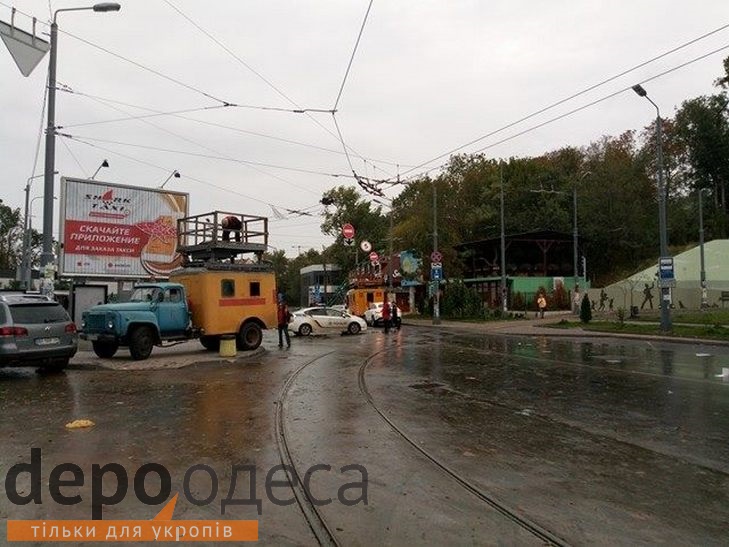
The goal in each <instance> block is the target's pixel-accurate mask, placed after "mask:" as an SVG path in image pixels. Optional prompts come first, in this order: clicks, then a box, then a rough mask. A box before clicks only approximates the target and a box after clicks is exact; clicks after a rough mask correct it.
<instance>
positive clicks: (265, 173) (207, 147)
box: [59, 86, 318, 194]
mask: <svg viewBox="0 0 729 547" xmlns="http://www.w3.org/2000/svg"><path fill="white" fill-rule="evenodd" d="M64 87H65V88H67V86H64ZM67 89H70V88H67ZM71 92H73V91H72V90H71ZM89 98H91V99H92V100H94V101H96V102H98V103H100V104H102V105H103V106H105V107H107V108H110V109H112V110H115V111H117V112H121V113H124V114H130V113H129V112H128V111H125V110H124V109H122V108H119V107H116V106H113V105H111V104H106V102H104V101H103V100H102V99H98V98H94V97H91V96H89ZM211 108H225V107H224V106H223V105H218V106H214V107H211ZM139 121H141V122H142V123H144V124H146V125H149V126H151V127H154V128H156V129H158V130H160V131H163V132H165V133H167V134H168V135H172V136H173V137H176V138H178V139H181V140H183V141H185V142H188V143H191V144H194V145H195V146H198V147H200V148H202V149H204V150H208V151H211V152H213V153H215V154H220V155H221V156H225V154H221V153H220V152H219V151H217V150H215V149H213V148H210V147H209V146H206V145H204V144H201V143H199V142H197V141H195V140H193V139H190V138H188V137H186V136H184V135H180V134H179V133H175V132H174V131H170V130H169V129H167V128H165V127H162V126H160V125H157V124H155V123H153V122H151V121H149V120H148V119H144V118H140V119H139ZM59 128H60V127H59ZM226 157H228V158H230V156H226ZM231 159H232V158H231ZM246 167H248V168H249V169H253V170H254V171H257V172H259V173H261V174H263V175H266V176H268V177H271V178H274V179H276V180H278V181H281V182H283V183H284V184H288V185H290V186H293V187H294V188H298V189H299V190H303V191H304V192H310V193H312V194H318V192H314V191H312V190H311V189H309V188H306V187H303V186H299V185H298V184H295V183H293V182H291V181H289V180H287V179H285V178H283V177H281V176H279V175H277V174H275V173H269V172H268V171H265V170H263V169H261V168H259V167H256V166H253V165H246Z"/></svg>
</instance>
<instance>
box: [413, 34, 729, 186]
mask: <svg viewBox="0 0 729 547" xmlns="http://www.w3.org/2000/svg"><path fill="white" fill-rule="evenodd" d="M725 49H729V44H728V45H725V46H722V47H720V48H718V49H715V50H713V51H710V52H708V53H705V54H703V55H700V56H698V57H695V58H694V59H691V60H690V61H686V62H685V63H681V64H680V65H677V66H675V67H673V68H669V69H668V70H665V71H663V72H660V73H659V74H656V75H655V76H651V77H650V78H646V79H644V80H641V81H640V82H638V83H640V84H644V83H647V82H652V81H653V80H657V79H659V78H662V77H663V76H666V75H668V74H670V73H672V72H675V71H677V70H680V69H682V68H685V67H686V66H688V65H691V64H693V63H696V62H698V61H701V60H703V59H705V58H707V57H710V56H711V55H715V54H717V53H719V52H721V51H724V50H725ZM629 90H632V86H628V87H624V88H622V89H619V90H617V91H614V92H612V93H610V94H608V95H605V96H604V97H601V98H599V99H596V100H594V101H591V102H589V103H587V104H584V105H582V106H579V107H577V108H574V109H572V110H570V111H568V112H565V113H563V114H560V115H558V116H555V117H553V118H550V119H548V120H546V121H544V122H541V123H539V124H536V125H533V126H531V127H528V128H526V129H524V130H523V131H520V132H518V133H515V134H513V135H510V136H508V137H505V138H503V139H501V140H499V141H497V142H494V143H491V144H489V145H487V146H484V147H482V148H479V149H477V150H475V151H473V152H471V153H472V154H478V153H479V152H483V151H484V150H487V149H489V148H493V147H495V146H498V145H500V144H504V143H505V142H508V141H510V140H513V139H515V138H517V137H521V136H523V135H526V134H527V133H530V132H532V131H535V130H537V129H540V128H542V127H544V126H546V125H549V124H551V123H554V122H556V121H559V120H561V119H563V118H566V117H568V116H571V115H572V114H576V113H577V112H580V111H582V110H585V109H587V108H590V107H591V106H595V105H596V104H599V103H602V102H604V101H607V100H608V99H612V98H613V97H615V96H617V95H620V94H621V93H624V92H626V91H629ZM511 125H513V124H511ZM499 131H500V130H499ZM497 132H498V131H495V132H493V133H494V134H495V133H497ZM447 165H448V164H447V163H442V164H440V165H438V166H435V167H432V168H430V169H428V170H426V171H422V172H421V173H420V174H419V175H410V176H409V177H408V179H407V180H414V179H417V178H419V177H421V176H427V175H428V173H430V172H431V171H435V170H437V169H441V168H443V167H445V166H447ZM402 182H405V181H402Z"/></svg>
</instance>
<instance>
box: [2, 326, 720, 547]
mask: <svg viewBox="0 0 729 547" xmlns="http://www.w3.org/2000/svg"><path fill="white" fill-rule="evenodd" d="M292 342H293V347H292V349H290V350H278V348H276V347H275V343H274V339H273V337H271V336H270V335H269V337H268V338H267V339H266V346H267V348H268V349H269V351H268V352H266V353H264V354H263V355H260V356H258V357H257V358H256V359H255V360H252V361H250V362H241V363H238V364H227V365H218V364H216V365H209V364H208V365H206V364H198V365H194V366H191V367H187V368H184V369H179V370H161V371H134V372H131V371H69V372H67V373H66V374H63V375H54V376H39V375H37V374H35V373H33V372H32V371H28V370H21V369H7V370H2V369H0V411H1V412H2V421H1V422H0V439H2V443H1V444H0V475H2V478H3V479H4V478H5V474H6V473H7V470H8V468H9V467H10V466H11V465H13V464H15V463H17V462H20V461H29V459H30V449H31V447H34V448H40V449H41V450H42V456H43V469H42V485H43V504H42V505H35V504H29V505H24V506H15V505H12V504H11V503H10V502H9V501H8V499H7V497H6V496H5V495H4V493H3V495H2V496H0V518H2V519H3V520H5V519H8V518H12V519H33V518H36V519H46V518H47V519H51V518H54V519H74V518H76V519H78V518H90V515H91V509H90V484H89V483H90V475H91V465H92V464H102V465H103V464H106V463H108V462H117V463H120V464H122V465H123V466H124V467H125V468H126V470H127V472H128V473H129V475H130V477H131V476H133V474H134V472H135V471H136V470H137V469H138V468H139V466H141V465H142V464H144V463H148V462H157V463H160V464H162V465H164V466H165V467H166V468H167V469H168V470H169V472H170V475H171V477H172V492H173V493H174V492H180V494H182V483H183V478H184V475H185V472H186V471H187V470H188V469H189V468H190V467H191V466H193V465H196V464H205V465H208V466H210V468H212V469H213V470H214V471H215V473H216V474H217V476H218V482H219V487H218V492H217V495H216V496H215V499H214V500H213V501H212V503H210V504H208V505H205V506H195V505H193V504H192V503H190V502H189V501H187V500H185V499H184V497H182V496H181V499H180V500H179V501H178V503H177V508H176V511H175V518H176V519H219V520H220V519H256V518H258V519H259V520H260V537H261V540H262V541H263V542H266V543H271V544H289V545H301V544H316V543H317V536H316V535H315V533H317V532H316V530H317V525H316V523H315V524H314V526H313V530H312V527H310V525H309V523H308V521H307V519H306V518H304V516H303V515H304V513H303V512H302V510H301V508H300V507H299V505H298V504H296V503H294V504H292V505H288V506H285V507H284V506H278V505H276V504H274V503H273V502H271V501H270V500H268V499H266V498H267V496H266V493H265V476H266V473H267V472H268V471H269V469H271V467H273V466H274V465H277V464H280V463H281V461H282V460H281V446H282V443H281V441H282V439H283V447H284V448H286V449H287V450H288V455H289V456H290V461H291V462H292V463H293V464H294V465H295V467H296V468H297V470H298V472H299V473H300V474H301V475H302V476H303V475H304V472H305V471H306V470H307V469H309V468H311V466H312V465H315V464H328V465H331V466H332V468H331V471H319V472H316V473H315V474H312V476H311V481H310V486H311V492H312V493H313V494H314V496H315V497H317V499H326V498H329V497H331V498H333V501H332V503H331V504H328V505H325V506H322V507H319V508H318V513H319V515H320V518H321V521H322V522H323V523H324V524H325V526H327V527H328V528H329V530H330V531H331V533H332V534H333V535H334V536H335V538H336V539H337V540H338V541H339V542H340V543H341V544H344V545H364V544H381V543H382V544H390V545H402V544H404V543H405V542H417V543H419V544H423V543H425V544H432V545H436V544H437V545H442V544H508V545H525V544H527V545H528V544H534V545H540V544H543V543H544V537H545V536H544V535H543V536H540V535H539V534H546V537H548V538H553V539H554V541H555V542H557V543H559V542H561V543H565V544H595V543H597V544H611V545H615V544H624V545H635V544H655V543H670V544H689V543H690V544H702V545H721V544H726V538H727V522H729V488H728V487H729V382H727V381H724V380H722V379H721V378H718V377H717V375H718V374H720V373H721V370H722V368H723V367H729V348H726V347H724V348H722V347H704V346H695V345H686V344H662V343H656V342H644V341H625V340H620V341H617V340H607V341H601V340H599V339H589V340H579V339H574V340H572V339H567V338H559V339H548V338H546V337H542V336H538V337H513V336H485V335H483V334H478V333H474V332H467V331H458V330H454V329H448V330H445V329H444V330H433V329H432V328H429V327H413V328H407V327H406V328H404V329H403V331H401V332H396V333H390V334H389V335H385V334H384V333H383V332H382V331H381V330H374V331H370V332H368V333H366V334H364V335H360V336H355V337H349V336H343V337H340V336H330V337H325V338H307V339H301V338H294V339H293V340H292ZM292 374H295V377H292ZM287 379H289V380H290V381H289V382H288V383H287V382H286V381H287ZM277 407H278V412H277ZM77 418H88V419H91V420H93V421H94V422H95V423H96V425H95V426H94V427H93V428H90V429H84V430H74V431H70V430H67V429H66V428H65V427H64V425H65V424H66V423H67V422H70V421H72V420H74V419H77ZM277 418H279V419H280V421H278V420H277ZM277 430H280V431H282V433H283V437H280V436H279V435H277ZM277 441H278V442H277ZM285 461H286V460H285ZM64 462H72V463H75V464H77V465H79V466H80V467H81V468H82V469H83V470H84V472H85V473H86V475H87V483H86V484H85V486H84V487H82V488H79V489H74V488H67V489H66V490H67V492H68V495H71V494H73V493H75V492H74V490H78V491H79V493H81V494H82V498H83V501H82V502H81V503H80V504H78V505H73V506H61V505H58V504H56V503H54V502H53V501H52V500H51V499H50V495H49V493H48V488H47V482H48V476H49V473H50V470H51V469H52V468H53V466H55V465H57V464H59V463H64ZM351 464H357V465H361V466H363V467H364V468H366V469H367V472H368V478H369V487H368V504H367V505H364V504H362V503H360V504H357V505H354V506H346V505H344V504H342V503H341V502H340V501H339V500H338V499H337V492H338V489H339V488H340V487H342V485H343V484H345V483H348V482H353V481H357V480H359V477H360V474H359V473H358V472H351V471H346V472H342V471H341V469H342V467H343V466H347V465H351ZM233 465H248V466H255V468H256V470H257V475H256V480H255V487H256V491H257V493H258V496H259V497H261V498H263V506H262V515H261V516H260V517H259V515H258V514H257V512H256V509H255V508H254V507H252V506H242V505H234V506H227V507H226V512H225V514H224V515H222V514H221V500H224V499H225V498H226V497H227V496H228V489H229V486H230V482H231V474H232V473H231V469H232V466H233ZM246 476H248V475H241V477H240V478H241V479H242V478H244V477H246ZM282 477H283V475H282V474H278V475H277V477H276V478H278V479H280V478H282ZM190 483H191V490H192V494H193V495H194V496H195V497H197V498H198V499H202V498H205V497H207V496H208V494H209V493H210V488H211V486H210V480H209V478H207V477H206V476H205V474H204V473H196V474H194V475H193V478H192V480H191V481H190ZM147 485H148V491H149V492H150V493H154V492H155V491H156V490H157V489H158V484H157V483H155V481H154V480H151V481H148V484H147ZM114 486H115V484H114V481H113V479H110V480H109V481H106V482H105V491H106V492H107V493H109V492H110V491H111V490H113V488H114ZM23 489H26V491H27V489H29V484H28V482H27V478H26V477H25V476H23V475H21V480H19V490H23ZM249 489H250V485H249V484H248V483H247V481H245V480H240V479H239V480H238V488H237V494H236V495H235V496H233V497H235V498H239V499H242V498H245V497H247V495H248V494H247V493H248V491H249ZM276 492H277V494H278V496H279V498H281V499H286V498H290V497H291V496H292V495H291V492H290V491H289V490H287V489H286V488H277V489H276ZM159 509H161V506H155V507H149V506H145V505H144V504H142V503H141V502H140V501H138V500H137V499H136V498H135V496H134V495H133V492H132V487H131V486H130V492H129V494H128V495H127V497H126V498H125V499H124V500H123V501H122V502H121V503H119V504H118V505H114V506H109V507H106V508H105V509H104V518H105V519H123V518H127V519H129V518H131V519H150V518H152V517H153V516H154V515H155V514H156V513H157V512H158V510H159ZM314 520H316V519H314ZM0 527H2V528H4V525H2V526H0ZM0 532H1V533H2V537H4V535H5V534H4V530H0ZM319 533H320V532H319Z"/></svg>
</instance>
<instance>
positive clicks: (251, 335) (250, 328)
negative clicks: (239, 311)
mask: <svg viewBox="0 0 729 547" xmlns="http://www.w3.org/2000/svg"><path fill="white" fill-rule="evenodd" d="M262 341H263V332H262V331H261V327H259V326H258V324H257V323H246V324H245V325H243V326H242V327H241V329H240V332H239V333H238V336H237V337H236V339H235V346H236V348H237V349H239V350H241V351H250V350H254V349H256V348H257V347H258V346H260V345H261V342H262Z"/></svg>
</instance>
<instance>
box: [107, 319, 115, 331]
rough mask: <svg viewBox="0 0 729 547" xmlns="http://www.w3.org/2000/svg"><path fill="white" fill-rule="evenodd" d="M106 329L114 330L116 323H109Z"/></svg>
mask: <svg viewBox="0 0 729 547" xmlns="http://www.w3.org/2000/svg"><path fill="white" fill-rule="evenodd" d="M106 327H107V328H108V329H109V330H111V329H113V328H114V321H109V322H108V323H107V324H106Z"/></svg>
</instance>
